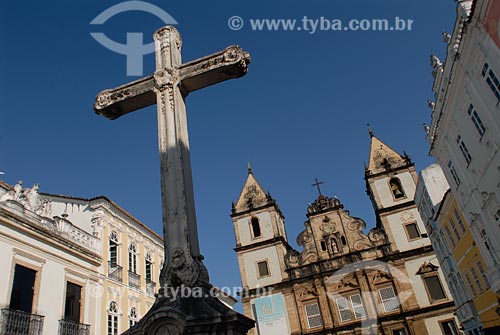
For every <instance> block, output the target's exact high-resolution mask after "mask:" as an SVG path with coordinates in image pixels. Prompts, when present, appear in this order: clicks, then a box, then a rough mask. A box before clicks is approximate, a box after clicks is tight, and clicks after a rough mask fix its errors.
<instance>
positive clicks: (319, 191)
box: [311, 178, 324, 196]
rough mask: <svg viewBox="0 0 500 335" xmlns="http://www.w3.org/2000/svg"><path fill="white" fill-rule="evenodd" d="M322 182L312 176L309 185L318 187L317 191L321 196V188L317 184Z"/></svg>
mask: <svg viewBox="0 0 500 335" xmlns="http://www.w3.org/2000/svg"><path fill="white" fill-rule="evenodd" d="M321 184H324V183H323V182H322V181H319V180H318V178H314V184H312V185H311V186H316V187H317V188H318V193H319V195H320V196H321V195H322V194H321V189H320V188H319V185H321Z"/></svg>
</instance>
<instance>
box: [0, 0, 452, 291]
mask: <svg viewBox="0 0 500 335" xmlns="http://www.w3.org/2000/svg"><path fill="white" fill-rule="evenodd" d="M119 2H120V1H95V0H92V1H90V0H89V1H79V2H71V4H69V3H68V2H67V1H62V0H55V1H48V2H40V1H23V2H18V1H9V2H3V3H2V5H1V10H0V47H1V50H2V53H1V55H0V71H1V72H0V74H1V76H0V104H1V105H0V106H1V107H0V108H1V109H0V110H1V112H0V171H2V172H4V173H5V175H3V176H2V178H3V179H4V180H5V181H7V182H8V183H10V184H14V183H15V182H16V181H17V180H18V179H22V180H24V182H25V185H27V186H31V185H32V184H33V183H34V182H39V183H40V185H41V191H43V192H47V193H56V194H66V195H73V196H79V197H94V196H97V195H101V194H104V195H106V196H108V197H109V198H111V199H112V200H114V201H115V202H117V203H118V204H120V205H121V206H122V207H123V208H125V209H126V210H127V211H129V212H130V213H132V214H133V215H134V216H136V217H137V218H138V219H140V220H141V221H142V222H144V223H145V224H147V225H148V226H150V227H152V228H153V229H154V230H156V231H157V232H161V229H162V228H161V202H160V186H159V160H158V151H157V130H156V127H157V125H156V111H155V108H154V107H150V108H147V109H144V110H140V111H137V112H135V113H132V114H129V115H127V116H125V117H123V118H120V119H118V120H116V121H109V120H107V119H104V118H102V117H99V116H97V115H95V114H94V112H93V109H92V106H93V103H94V99H95V95H96V93H97V92H99V91H101V90H103V89H105V88H111V87H115V86H118V85H120V84H123V83H125V82H128V81H130V80H133V79H137V78H138V77H127V75H126V69H125V56H123V55H119V54H116V53H113V52H111V51H109V50H107V49H105V48H104V47H103V46H101V45H100V44H98V43H97V42H96V41H95V40H94V39H93V38H92V37H91V36H90V32H104V33H105V34H106V35H107V36H109V37H110V38H111V39H114V40H116V41H118V42H121V43H123V42H125V36H126V32H142V33H144V38H145V41H147V42H150V41H152V34H153V32H154V31H155V30H156V29H157V28H159V27H160V26H162V22H161V21H160V20H159V19H158V18H156V17H154V16H152V15H150V14H147V13H143V12H128V13H122V14H120V15H119V16H116V17H114V18H112V19H110V20H109V21H108V22H106V24H104V25H103V26H98V27H95V26H90V25H89V22H90V21H91V20H92V19H93V18H94V17H96V16H97V15H98V14H99V13H101V12H102V11H103V10H105V9H107V8H108V7H110V6H111V5H113V4H117V3H119ZM150 3H153V4H155V5H157V6H159V7H161V8H163V9H164V10H165V11H167V12H168V13H169V14H170V15H171V16H172V17H174V18H175V20H177V22H178V25H177V26H176V27H177V28H178V29H179V31H180V33H181V35H182V39H183V60H184V61H189V60H192V59H195V58H198V57H202V56H205V55H207V54H209V53H213V52H215V51H218V50H221V49H223V48H225V47H226V46H228V45H231V44H239V45H241V46H242V47H243V48H244V49H245V50H247V51H249V52H250V54H251V56H252V63H251V64H250V70H249V73H248V74H247V75H246V76H245V77H243V78H241V79H237V80H232V81H228V82H224V83H222V84H219V85H216V86H212V87H209V88H206V89H204V90H201V91H197V92H194V93H192V94H191V95H190V96H189V97H188V98H187V111H188V120H189V132H190V134H189V135H190V145H191V159H192V165H193V178H194V185H195V197H196V205H197V215H198V226H199V234H200V243H201V248H202V253H203V254H204V255H205V257H206V260H205V262H206V264H207V266H208V269H209V272H210V275H211V279H212V282H213V283H214V284H216V285H218V286H221V287H223V286H229V287H233V286H239V285H240V278H239V271H238V265H237V262H236V255H235V253H234V251H233V248H234V246H235V241H234V233H233V227H232V222H231V219H230V217H229V214H230V209H231V201H232V200H236V199H237V197H238V195H239V193H240V190H241V187H242V185H243V182H244V181H245V178H246V174H247V162H249V161H250V162H251V164H252V167H253V170H254V174H255V176H256V177H257V179H258V180H259V181H260V183H261V184H262V186H263V187H264V188H265V189H266V190H269V191H270V192H271V194H272V195H273V197H274V198H275V199H277V201H278V203H279V205H280V207H281V209H282V211H283V213H284V214H285V217H286V226H287V231H288V237H289V239H290V241H291V243H292V245H294V246H296V242H295V238H296V236H297V234H298V233H299V232H300V231H301V230H302V228H303V222H304V220H305V219H306V217H305V213H306V206H307V203H308V202H312V201H313V200H314V199H315V198H316V197H317V192H316V189H315V188H313V187H311V184H312V182H313V179H314V178H315V177H318V178H319V179H320V180H322V181H324V182H325V184H324V185H323V193H325V194H327V195H329V196H334V195H335V196H337V197H339V199H340V200H341V201H342V202H343V203H344V205H345V207H346V208H347V209H349V210H350V211H351V213H352V214H353V215H355V216H358V217H362V218H364V219H365V221H366V222H367V224H368V226H373V225H374V215H373V210H372V208H371V205H370V202H369V199H368V197H367V196H366V194H365V186H364V180H363V172H364V170H363V162H365V161H367V159H368V149H369V136H368V134H367V130H366V123H371V124H372V127H373V129H374V131H375V134H376V135H377V136H379V137H380V138H381V139H382V140H383V141H385V142H386V143H388V144H389V145H391V146H392V147H393V148H394V149H396V150H397V151H399V152H402V151H403V150H406V151H407V152H408V153H409V155H410V156H411V157H412V159H413V160H414V162H415V163H416V166H417V169H418V170H420V169H422V168H423V167H425V166H426V165H428V164H430V163H432V160H431V158H430V157H428V155H427V152H428V145H427V143H426V141H425V139H424V132H423V130H422V123H423V122H426V121H428V120H429V119H430V110H429V109H428V107H427V103H426V101H427V99H431V98H432V96H433V94H432V91H431V87H432V76H431V67H430V65H429V56H430V54H431V53H436V54H438V55H439V56H441V58H444V51H445V44H444V43H443V42H442V38H441V32H442V31H444V30H447V31H451V30H452V27H453V23H454V18H455V2H453V1H451V0H447V1H435V0H421V1H409V0H352V1H340V0H331V1H324V0H321V1H320V0H312V1H295V0H294V1H290V0H289V1H273V2H269V1H266V2H265V1H246V2H245V1H227V0H221V1H217V2H188V1H150ZM234 15H238V16H241V17H242V18H243V19H244V22H245V25H244V26H243V28H242V29H241V30H238V31H233V30H231V29H229V28H228V24H227V21H228V19H229V18H230V17H232V16H234ZM304 16H307V17H308V18H320V17H324V18H328V19H342V20H344V21H347V20H350V19H365V18H366V19H373V18H387V19H389V20H392V19H393V18H394V17H396V16H398V17H400V18H405V19H412V20H413V21H414V22H413V27H412V28H413V29H412V31H399V32H396V31H377V32H373V31H355V32H352V31H350V32H347V31H340V32H339V31H316V33H314V34H310V33H308V32H306V31H293V32H292V31H252V29H251V28H250V24H249V21H248V20H250V19H256V18H261V19H264V18H269V19H273V18H276V19H287V18H290V19H297V20H301V19H302V18H303V17H304ZM153 71H154V56H153V55H152V54H151V55H148V56H145V58H144V74H145V75H146V74H150V73H152V72H153Z"/></svg>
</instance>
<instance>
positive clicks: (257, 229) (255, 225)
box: [250, 217, 262, 237]
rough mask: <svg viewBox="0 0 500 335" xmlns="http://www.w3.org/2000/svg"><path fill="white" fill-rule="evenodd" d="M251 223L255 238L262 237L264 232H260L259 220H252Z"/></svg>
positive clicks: (254, 218)
mask: <svg viewBox="0 0 500 335" xmlns="http://www.w3.org/2000/svg"><path fill="white" fill-rule="evenodd" d="M250 223H251V225H252V233H253V237H260V236H261V235H262V232H261V231H260V223H259V219H257V218H256V217H253V218H252V220H250Z"/></svg>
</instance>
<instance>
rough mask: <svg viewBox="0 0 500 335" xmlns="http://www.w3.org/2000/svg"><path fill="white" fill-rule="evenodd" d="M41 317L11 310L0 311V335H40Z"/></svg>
mask: <svg viewBox="0 0 500 335" xmlns="http://www.w3.org/2000/svg"><path fill="white" fill-rule="evenodd" d="M43 318H44V317H43V316H41V315H35V314H29V313H26V312H22V311H16V310H13V309H8V308H5V309H2V317H1V319H0V334H2V335H41V334H42V328H43Z"/></svg>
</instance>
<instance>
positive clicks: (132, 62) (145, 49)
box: [90, 1, 177, 76]
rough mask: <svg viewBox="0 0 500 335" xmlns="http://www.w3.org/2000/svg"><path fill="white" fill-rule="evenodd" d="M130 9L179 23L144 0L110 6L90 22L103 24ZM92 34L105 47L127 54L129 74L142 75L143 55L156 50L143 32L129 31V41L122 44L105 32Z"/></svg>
mask: <svg viewBox="0 0 500 335" xmlns="http://www.w3.org/2000/svg"><path fill="white" fill-rule="evenodd" d="M130 11H141V12H146V13H150V14H152V15H154V16H156V17H158V18H159V19H160V20H162V21H163V23H165V24H166V25H173V24H177V21H175V19H174V18H173V17H172V16H170V14H168V13H167V12H166V11H164V10H163V9H161V8H160V7H157V6H155V5H153V4H150V3H148V2H144V1H125V2H121V3H119V4H116V5H114V6H112V7H109V8H108V9H106V10H105V11H103V12H102V13H101V14H99V15H97V16H96V17H95V18H94V19H93V20H92V21H91V22H90V24H92V25H102V24H104V23H105V22H106V21H108V20H109V19H110V18H112V17H113V16H115V15H118V14H120V13H124V12H130ZM90 35H91V36H92V37H93V38H94V39H95V40H96V41H97V42H99V43H100V44H101V45H102V46H104V47H105V48H107V49H109V50H111V51H113V52H116V53H118V54H120V55H126V56H127V76H142V74H143V66H142V63H143V57H144V55H148V54H150V53H153V52H154V51H155V45H154V42H151V43H148V44H144V43H143V33H136V32H134V33H130V32H127V43H126V44H121V43H118V42H116V41H113V40H111V39H110V38H109V37H107V36H106V35H105V34H104V33H90Z"/></svg>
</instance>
